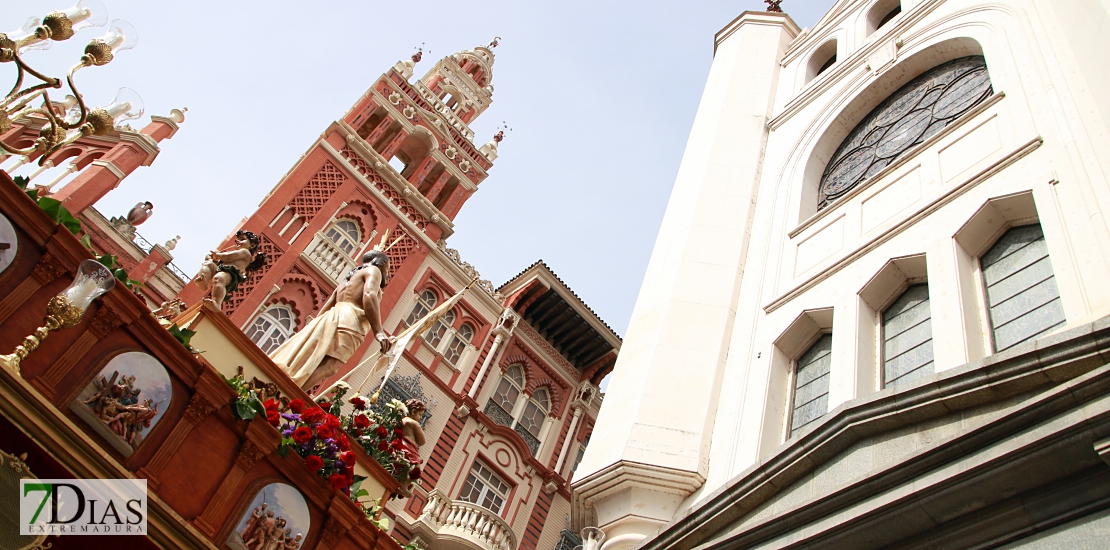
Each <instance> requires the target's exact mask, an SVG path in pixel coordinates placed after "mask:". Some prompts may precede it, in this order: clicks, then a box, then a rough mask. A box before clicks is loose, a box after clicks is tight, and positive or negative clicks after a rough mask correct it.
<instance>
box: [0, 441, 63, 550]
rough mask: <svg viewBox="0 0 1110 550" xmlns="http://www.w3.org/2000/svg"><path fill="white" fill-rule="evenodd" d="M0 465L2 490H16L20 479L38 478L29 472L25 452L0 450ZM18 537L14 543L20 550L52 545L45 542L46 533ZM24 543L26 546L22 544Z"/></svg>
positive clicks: (39, 549) (0, 485)
mask: <svg viewBox="0 0 1110 550" xmlns="http://www.w3.org/2000/svg"><path fill="white" fill-rule="evenodd" d="M0 466H4V467H3V468H0V490H2V491H4V492H9V491H18V490H19V480H21V479H38V476H36V475H35V474H33V473H31V468H29V467H28V466H27V453H23V454H20V455H19V456H16V455H14V454H10V453H6V452H4V451H2V450H0ZM17 515H18V514H17ZM17 519H18V518H17ZM19 538H20V539H21V540H20V541H19V542H18V543H16V544H17V546H16V547H17V548H21V549H22V550H47V549H49V548H50V547H51V546H52V545H51V544H50V543H47V542H46V535H37V536H33V537H32V536H22V537H19ZM24 544H26V546H22V545H24Z"/></svg>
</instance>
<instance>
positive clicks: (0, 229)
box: [0, 214, 19, 274]
mask: <svg viewBox="0 0 1110 550" xmlns="http://www.w3.org/2000/svg"><path fill="white" fill-rule="evenodd" d="M17 252H19V240H18V239H17V238H16V235H15V227H14V226H12V222H11V221H10V220H8V218H7V216H5V215H3V214H0V274H3V273H4V272H5V271H7V270H8V268H9V267H11V265H12V264H13V263H15V255H16V253H17Z"/></svg>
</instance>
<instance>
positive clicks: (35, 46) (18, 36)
mask: <svg viewBox="0 0 1110 550" xmlns="http://www.w3.org/2000/svg"><path fill="white" fill-rule="evenodd" d="M41 24H42V19H39V18H38V17H32V18H30V19H28V20H27V22H26V23H24V24H23V26H22V27H20V28H19V29H17V30H14V31H11V32H7V33H4V34H6V35H7V37H8V39H9V40H12V41H14V42H15V43H17V44H18V43H19V42H20V41H21V40H24V39H26V38H27V37H33V36H34V35H35V29H36V28H38V26H39V25H41ZM53 44H54V41H53V40H38V39H32V40H30V41H28V43H27V44H24V45H23V47H21V48H19V54H20V55H22V54H24V53H26V52H29V51H31V50H49V49H50V46H51V45H53Z"/></svg>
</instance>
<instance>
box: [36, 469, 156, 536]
mask: <svg viewBox="0 0 1110 550" xmlns="http://www.w3.org/2000/svg"><path fill="white" fill-rule="evenodd" d="M146 516H147V498H146V480H145V479H21V480H20V481H19V533H20V534H21V535H145V534H146V533H147V531H146Z"/></svg>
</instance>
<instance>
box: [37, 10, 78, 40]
mask: <svg viewBox="0 0 1110 550" xmlns="http://www.w3.org/2000/svg"><path fill="white" fill-rule="evenodd" d="M42 29H46V32H45V34H47V36H42V35H43V34H44V33H43V30H42ZM35 34H37V35H39V38H50V39H52V40H68V39H70V38H72V37H73V22H72V21H70V20H69V17H66V14H64V13H62V12H60V11H52V12H50V13H48V14H46V17H43V18H42V26H40V27H39V28H37V29H35Z"/></svg>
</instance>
